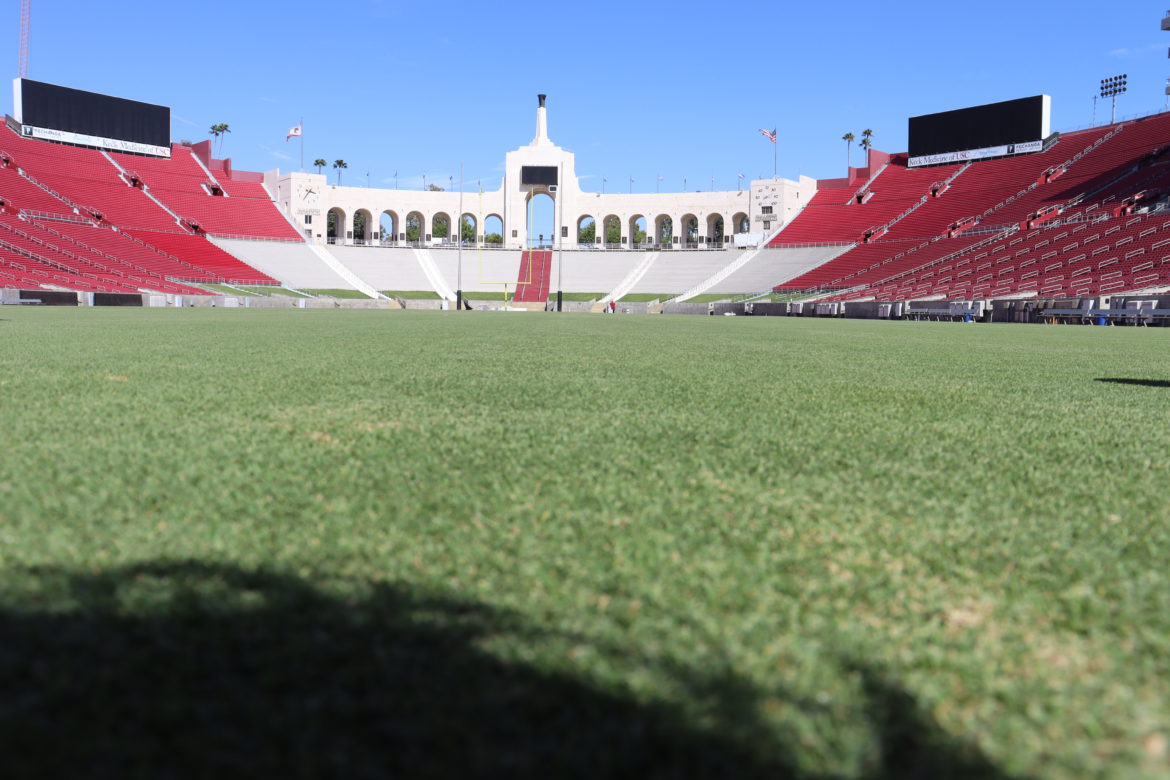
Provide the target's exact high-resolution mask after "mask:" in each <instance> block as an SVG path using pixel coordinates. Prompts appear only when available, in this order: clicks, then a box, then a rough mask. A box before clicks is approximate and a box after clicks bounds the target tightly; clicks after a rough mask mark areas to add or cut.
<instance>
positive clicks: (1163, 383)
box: [1096, 377, 1170, 387]
mask: <svg viewBox="0 0 1170 780" xmlns="http://www.w3.org/2000/svg"><path fill="white" fill-rule="evenodd" d="M1096 381H1098V382H1109V383H1110V384H1114V385H1138V386H1140V387H1170V379H1126V378H1123V377H1101V378H1100V379H1097V380H1096Z"/></svg>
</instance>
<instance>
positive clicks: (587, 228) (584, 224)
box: [577, 214, 597, 246]
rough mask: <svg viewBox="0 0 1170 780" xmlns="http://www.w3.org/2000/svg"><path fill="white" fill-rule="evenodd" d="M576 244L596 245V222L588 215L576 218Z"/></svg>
mask: <svg viewBox="0 0 1170 780" xmlns="http://www.w3.org/2000/svg"><path fill="white" fill-rule="evenodd" d="M577 243H578V244H579V245H585V246H592V245H593V244H595V243H597V220H595V219H594V218H593V217H591V216H589V215H588V214H586V215H584V216H582V217H578V218H577Z"/></svg>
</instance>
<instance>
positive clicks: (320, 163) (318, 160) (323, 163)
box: [313, 157, 329, 173]
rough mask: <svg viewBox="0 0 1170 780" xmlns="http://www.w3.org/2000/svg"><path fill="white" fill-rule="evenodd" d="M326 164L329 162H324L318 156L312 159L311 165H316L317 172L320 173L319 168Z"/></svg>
mask: <svg viewBox="0 0 1170 780" xmlns="http://www.w3.org/2000/svg"><path fill="white" fill-rule="evenodd" d="M328 164H329V163H327V162H325V161H324V160H322V159H321V158H320V157H318V158H317V159H316V160H313V165H315V166H316V167H317V173H320V172H321V169H322V168H324V167H325V166H326V165H328Z"/></svg>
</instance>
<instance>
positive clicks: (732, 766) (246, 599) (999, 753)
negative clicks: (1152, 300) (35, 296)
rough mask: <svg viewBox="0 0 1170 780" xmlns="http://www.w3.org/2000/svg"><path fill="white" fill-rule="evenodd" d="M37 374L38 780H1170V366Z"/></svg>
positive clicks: (315, 315)
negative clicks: (607, 779)
mask: <svg viewBox="0 0 1170 780" xmlns="http://www.w3.org/2000/svg"><path fill="white" fill-rule="evenodd" d="M0 339H2V343H3V345H4V347H3V349H0V400H2V404H0V436H2V437H3V448H2V450H0V691H2V692H3V698H2V699H0V701H3V702H4V706H2V707H0V750H2V753H3V755H4V759H3V765H4V777H5V778H15V777H50V776H54V777H61V776H74V777H76V776H85V777H160V776H175V777H188V776H191V777H194V776H210V775H215V774H223V773H225V772H226V773H228V774H243V773H244V772H247V773H248V774H251V775H254V776H288V775H296V776H347V777H349V776H361V777H370V776H381V775H396V776H402V777H439V776H466V775H476V774H479V775H487V774H492V775H494V776H541V777H562V776H580V777H601V776H658V777H681V776H696V777H737V778H738V777H777V776H787V775H796V776H806V777H816V778H829V777H881V776H888V777H923V778H926V777H1017V776H1018V777H1083V776H1114V777H1132V776H1149V777H1159V776H1161V777H1165V776H1168V775H1170V759H1168V758H1167V751H1168V748H1167V741H1168V739H1170V573H1168V567H1167V563H1166V561H1167V550H1168V549H1170V522H1168V519H1167V518H1168V517H1170V362H1168V360H1167V355H1170V330H1167V329H1149V330H1147V329H1139V328H1089V327H1044V326H1018V325H959V324H949V323H941V324H940V323H897V322H895V323H889V322H864V321H845V320H832V321H825V320H813V319H808V320H799V319H787V318H748V317H735V318H723V317H719V318H709V317H668V316H659V317H652V316H647V317H600V316H590V315H569V314H565V315H557V316H554V315H543V316H542V315H540V314H525V315H514V314H492V313H458V312H412V311H407V312H398V311H344V310H343V311H335V310H328V311H314V310H305V311H299V310H296V311H290V310H271V311H259V310H243V309H240V310H223V309H215V310H211V309H183V310H126V309H31V308H30V309H26V308H22V307H15V306H12V307H4V309H3V310H0Z"/></svg>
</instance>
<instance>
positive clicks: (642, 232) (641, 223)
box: [628, 214, 646, 246]
mask: <svg viewBox="0 0 1170 780" xmlns="http://www.w3.org/2000/svg"><path fill="white" fill-rule="evenodd" d="M628 235H629V236H630V246H638V245H640V244H644V243H646V218H645V217H644V216H642V215H641V214H635V215H634V216H632V217H630V232H629V234H628Z"/></svg>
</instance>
